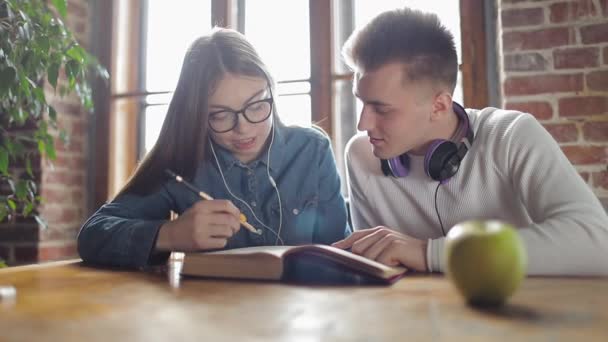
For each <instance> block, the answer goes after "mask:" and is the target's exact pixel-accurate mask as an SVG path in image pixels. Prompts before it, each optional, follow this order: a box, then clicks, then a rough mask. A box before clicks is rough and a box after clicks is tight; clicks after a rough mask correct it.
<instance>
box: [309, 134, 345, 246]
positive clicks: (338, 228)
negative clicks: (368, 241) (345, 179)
mask: <svg viewBox="0 0 608 342" xmlns="http://www.w3.org/2000/svg"><path fill="white" fill-rule="evenodd" d="M319 155H321V160H320V162H319V170H320V179H319V205H318V207H317V210H318V216H317V217H318V219H317V221H316V222H315V230H314V235H313V240H314V242H315V243H321V244H331V243H334V242H336V241H338V240H341V239H343V238H344V237H346V236H348V235H350V232H351V230H350V227H349V226H348V221H347V214H346V204H345V203H344V197H343V196H342V193H341V189H340V176H339V175H338V169H337V168H336V161H335V159H334V155H333V153H332V149H331V145H330V143H329V140H328V139H324V140H323V142H322V143H321V144H320V151H319Z"/></svg>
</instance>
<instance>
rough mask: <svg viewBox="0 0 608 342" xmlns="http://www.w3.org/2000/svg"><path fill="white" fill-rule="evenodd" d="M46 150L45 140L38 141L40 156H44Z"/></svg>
mask: <svg viewBox="0 0 608 342" xmlns="http://www.w3.org/2000/svg"><path fill="white" fill-rule="evenodd" d="M45 150H46V144H45V143H44V140H42V139H39V140H38V152H40V154H44V151H45Z"/></svg>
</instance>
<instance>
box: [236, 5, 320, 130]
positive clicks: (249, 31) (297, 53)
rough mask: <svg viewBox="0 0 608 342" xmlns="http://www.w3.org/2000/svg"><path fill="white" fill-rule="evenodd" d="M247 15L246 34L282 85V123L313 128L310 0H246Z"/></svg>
mask: <svg viewBox="0 0 608 342" xmlns="http://www.w3.org/2000/svg"><path fill="white" fill-rule="evenodd" d="M270 13H279V15H275V14H270ZM244 14H245V15H244V22H245V25H244V28H243V29H242V31H243V32H244V33H245V35H246V36H247V38H248V39H249V41H250V42H251V43H252V44H253V46H255V47H256V49H257V50H258V53H259V54H260V57H261V58H262V60H263V61H264V63H266V65H267V66H268V68H269V69H270V72H271V73H272V75H273V77H274V78H275V79H276V81H277V83H278V86H277V90H278V95H279V97H278V98H277V110H278V113H279V115H280V117H281V120H282V121H283V122H284V123H285V124H288V125H291V124H296V125H300V126H310V123H311V102H310V88H311V87H310V30H309V10H308V0H290V1H284V0H265V1H245V9H244Z"/></svg>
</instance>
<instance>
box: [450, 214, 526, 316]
mask: <svg viewBox="0 0 608 342" xmlns="http://www.w3.org/2000/svg"><path fill="white" fill-rule="evenodd" d="M444 252H445V253H444V258H445V264H444V265H445V268H446V274H447V276H448V277H449V279H450V280H451V281H452V283H453V284H454V285H455V286H456V288H457V289H458V291H459V292H460V293H461V294H462V295H463V296H464V297H465V299H466V300H467V302H468V303H469V304H471V305H480V306H499V305H502V304H504V302H505V301H506V300H507V298H509V296H511V295H512V294H513V293H514V292H515V290H517V288H518V286H519V284H520V283H521V281H522V279H523V278H524V277H525V275H526V268H527V255H526V250H525V248H524V245H523V243H522V240H521V238H520V237H519V235H518V233H517V230H516V229H515V227H513V226H512V225H510V224H508V223H506V222H503V221H499V220H486V221H483V220H472V221H465V222H461V223H459V224H457V225H455V226H454V227H452V229H450V231H449V233H448V235H447V237H446V239H445V251H444Z"/></svg>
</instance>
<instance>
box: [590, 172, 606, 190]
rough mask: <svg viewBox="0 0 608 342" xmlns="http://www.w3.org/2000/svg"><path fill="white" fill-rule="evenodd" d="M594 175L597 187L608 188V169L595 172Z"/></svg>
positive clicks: (594, 183)
mask: <svg viewBox="0 0 608 342" xmlns="http://www.w3.org/2000/svg"><path fill="white" fill-rule="evenodd" d="M592 177H593V185H594V186H595V187H598V188H602V189H605V190H608V171H600V172H594V173H593V176H592Z"/></svg>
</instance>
